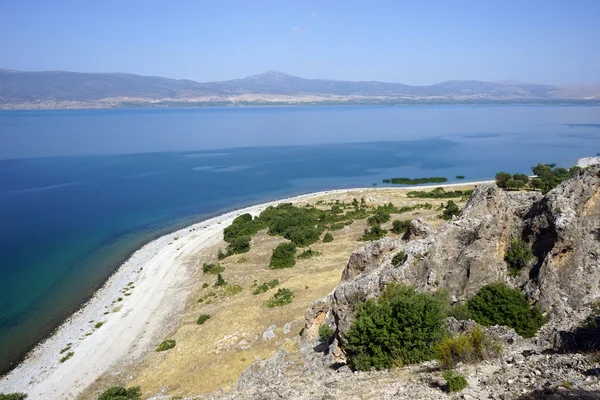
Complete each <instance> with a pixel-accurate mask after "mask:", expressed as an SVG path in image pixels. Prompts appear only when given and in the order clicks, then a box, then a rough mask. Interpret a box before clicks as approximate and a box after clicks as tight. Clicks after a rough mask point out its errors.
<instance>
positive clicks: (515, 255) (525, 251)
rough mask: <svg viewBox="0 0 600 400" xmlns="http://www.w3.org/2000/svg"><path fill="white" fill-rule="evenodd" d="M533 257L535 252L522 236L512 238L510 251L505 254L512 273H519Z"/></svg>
mask: <svg viewBox="0 0 600 400" xmlns="http://www.w3.org/2000/svg"><path fill="white" fill-rule="evenodd" d="M532 258H533V252H532V251H531V249H530V248H529V246H528V245H527V243H525V242H524V241H523V240H522V239H521V238H514V237H513V238H511V239H510V245H509V247H508V251H507V252H506V254H505V255H504V261H506V264H507V265H508V269H509V272H510V274H511V275H513V276H516V275H519V273H520V272H521V270H522V269H523V268H525V267H526V266H527V264H529V261H531V259H532Z"/></svg>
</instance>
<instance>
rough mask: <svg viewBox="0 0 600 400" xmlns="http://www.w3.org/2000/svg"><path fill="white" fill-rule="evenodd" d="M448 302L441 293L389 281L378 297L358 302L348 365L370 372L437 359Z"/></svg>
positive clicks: (348, 349) (349, 334) (348, 336)
mask: <svg viewBox="0 0 600 400" xmlns="http://www.w3.org/2000/svg"><path fill="white" fill-rule="evenodd" d="M445 309H446V303H445V300H444V299H443V298H441V297H440V296H434V295H431V294H427V293H417V292H416V291H415V289H414V288H411V287H407V286H403V285H399V284H394V283H392V284H389V285H388V286H387V287H386V290H385V292H384V293H383V295H382V296H380V297H379V298H378V299H377V300H372V299H369V300H367V301H365V302H363V303H362V304H360V305H359V307H358V310H357V312H356V319H355V321H354V323H353V324H352V326H351V327H350V329H349V330H348V332H347V334H346V339H347V343H348V345H347V346H346V349H345V350H346V352H347V355H348V362H349V366H350V367H351V368H352V369H354V370H362V371H368V370H370V369H371V367H374V368H375V369H385V368H391V367H394V366H400V365H403V364H412V363H418V362H421V361H425V360H431V359H433V358H435V355H436V348H437V344H438V343H439V342H440V341H441V340H442V339H443V338H444V337H445V336H446V331H445V330H444V327H443V321H444V318H445Z"/></svg>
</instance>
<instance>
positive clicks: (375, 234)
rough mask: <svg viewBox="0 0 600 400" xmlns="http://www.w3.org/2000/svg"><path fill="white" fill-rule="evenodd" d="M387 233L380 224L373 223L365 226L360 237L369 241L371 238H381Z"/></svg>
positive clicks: (364, 240)
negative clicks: (370, 225)
mask: <svg viewBox="0 0 600 400" xmlns="http://www.w3.org/2000/svg"><path fill="white" fill-rule="evenodd" d="M386 234H387V231H386V230H385V229H383V228H382V227H381V225H373V226H372V227H371V228H366V229H365V232H364V233H363V235H362V236H361V237H360V239H358V240H361V241H363V242H370V241H372V240H377V239H381V238H382V237H384V236H385V235H386Z"/></svg>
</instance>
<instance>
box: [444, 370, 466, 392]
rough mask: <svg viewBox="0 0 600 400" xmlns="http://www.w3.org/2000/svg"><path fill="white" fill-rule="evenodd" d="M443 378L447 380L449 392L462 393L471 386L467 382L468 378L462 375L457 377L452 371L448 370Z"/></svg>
mask: <svg viewBox="0 0 600 400" xmlns="http://www.w3.org/2000/svg"><path fill="white" fill-rule="evenodd" d="M442 376H443V377H444V379H445V380H446V385H447V389H448V391H449V392H460V391H461V390H463V389H464V388H466V387H467V386H469V382H467V378H465V377H464V376H462V375H457V374H455V373H454V371H452V370H450V369H449V370H446V371H444V372H443V373H442Z"/></svg>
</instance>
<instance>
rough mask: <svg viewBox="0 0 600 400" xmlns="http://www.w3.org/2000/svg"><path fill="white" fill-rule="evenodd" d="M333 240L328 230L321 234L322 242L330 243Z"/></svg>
mask: <svg viewBox="0 0 600 400" xmlns="http://www.w3.org/2000/svg"><path fill="white" fill-rule="evenodd" d="M330 242H333V235H332V234H331V233H329V232H327V233H326V234H325V236H323V243H330Z"/></svg>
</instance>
